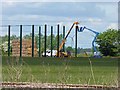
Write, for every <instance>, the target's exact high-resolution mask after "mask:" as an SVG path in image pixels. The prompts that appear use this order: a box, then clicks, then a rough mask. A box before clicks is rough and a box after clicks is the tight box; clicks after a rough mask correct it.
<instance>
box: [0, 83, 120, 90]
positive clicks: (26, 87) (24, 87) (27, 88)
mask: <svg viewBox="0 0 120 90" xmlns="http://www.w3.org/2000/svg"><path fill="white" fill-rule="evenodd" d="M0 87H2V90H11V89H15V90H18V89H19V90H31V89H32V90H35V89H47V90H51V89H53V90H54V89H79V90H119V89H120V88H118V87H115V86H105V85H104V86H103V85H80V84H58V83H56V84H55V83H28V82H26V83H15V82H14V83H10V82H9V83H8V82H7V83H2V84H1V85H0Z"/></svg>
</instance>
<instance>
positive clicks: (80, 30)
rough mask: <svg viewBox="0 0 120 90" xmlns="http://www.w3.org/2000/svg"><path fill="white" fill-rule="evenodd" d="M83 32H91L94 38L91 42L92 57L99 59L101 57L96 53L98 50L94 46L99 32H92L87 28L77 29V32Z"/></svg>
mask: <svg viewBox="0 0 120 90" xmlns="http://www.w3.org/2000/svg"><path fill="white" fill-rule="evenodd" d="M84 30H88V31H91V32H93V33H94V34H95V37H94V39H93V41H92V47H93V52H94V57H97V58H100V57H101V56H100V53H99V52H98V50H97V48H96V46H95V41H96V39H97V36H98V35H99V32H97V31H94V30H92V29H89V28H87V27H85V26H84V27H80V29H79V28H78V32H83V31H84Z"/></svg>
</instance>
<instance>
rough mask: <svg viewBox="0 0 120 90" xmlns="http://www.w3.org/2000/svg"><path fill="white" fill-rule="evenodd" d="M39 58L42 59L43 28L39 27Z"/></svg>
mask: <svg viewBox="0 0 120 90" xmlns="http://www.w3.org/2000/svg"><path fill="white" fill-rule="evenodd" d="M39 57H41V27H40V26H39Z"/></svg>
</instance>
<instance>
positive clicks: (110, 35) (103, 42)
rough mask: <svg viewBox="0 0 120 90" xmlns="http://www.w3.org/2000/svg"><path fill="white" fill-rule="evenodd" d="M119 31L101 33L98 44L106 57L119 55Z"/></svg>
mask: <svg viewBox="0 0 120 90" xmlns="http://www.w3.org/2000/svg"><path fill="white" fill-rule="evenodd" d="M117 38H118V31H117V30H115V29H108V30H107V31H105V32H103V33H100V34H99V36H98V37H97V41H96V42H97V44H98V45H99V50H100V52H101V53H102V54H103V55H104V56H115V55H117V54H118V47H119V45H118V40H117Z"/></svg>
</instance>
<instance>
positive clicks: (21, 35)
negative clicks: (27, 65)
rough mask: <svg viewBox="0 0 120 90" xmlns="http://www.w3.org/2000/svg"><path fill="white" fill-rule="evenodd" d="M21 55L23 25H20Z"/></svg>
mask: <svg viewBox="0 0 120 90" xmlns="http://www.w3.org/2000/svg"><path fill="white" fill-rule="evenodd" d="M20 57H22V25H20Z"/></svg>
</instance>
